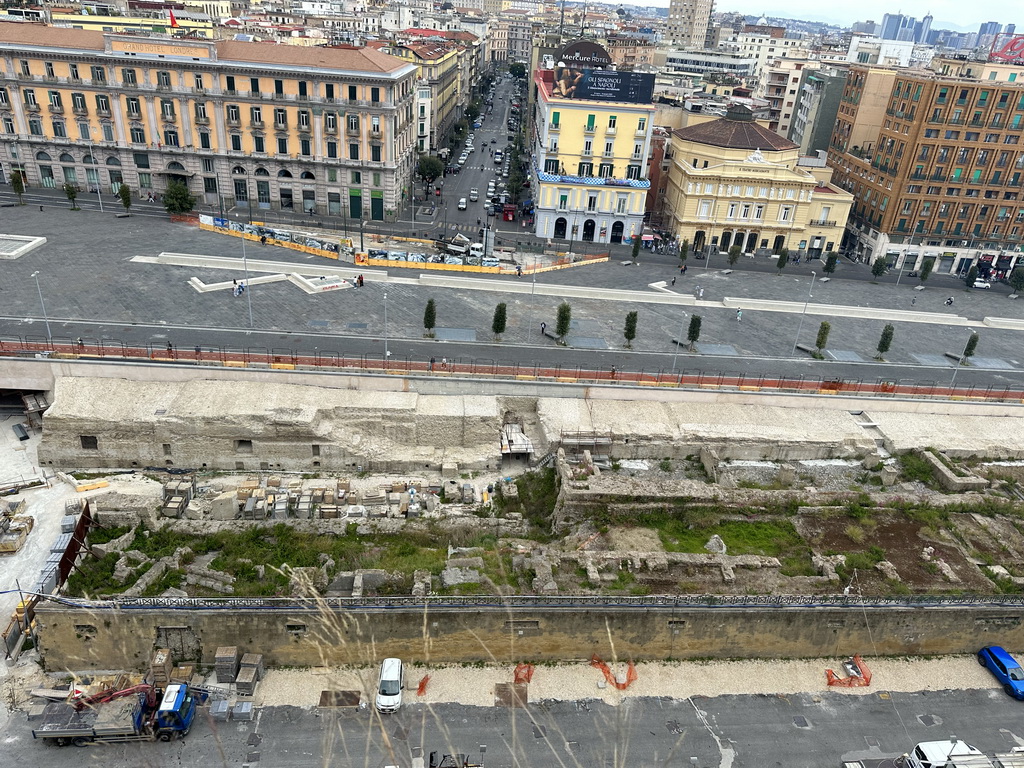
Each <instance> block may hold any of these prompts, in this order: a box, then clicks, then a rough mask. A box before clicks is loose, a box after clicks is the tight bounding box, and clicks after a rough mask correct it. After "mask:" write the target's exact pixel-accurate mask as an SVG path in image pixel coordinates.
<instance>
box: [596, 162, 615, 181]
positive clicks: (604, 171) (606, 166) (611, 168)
mask: <svg viewBox="0 0 1024 768" xmlns="http://www.w3.org/2000/svg"><path fill="white" fill-rule="evenodd" d="M597 175H598V176H600V177H601V178H604V179H608V178H611V177H612V176H614V175H615V165H614V164H613V163H601V165H600V166H599V167H598V169H597Z"/></svg>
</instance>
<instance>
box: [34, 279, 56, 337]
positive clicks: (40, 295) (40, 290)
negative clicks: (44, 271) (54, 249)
mask: <svg viewBox="0 0 1024 768" xmlns="http://www.w3.org/2000/svg"><path fill="white" fill-rule="evenodd" d="M32 279H33V280H35V281H36V291H38V292H39V306H40V307H41V308H42V310H43V322H45V323H46V341H47V343H48V344H52V343H53V336H52V335H51V334H50V318H49V317H47V316H46V303H45V302H44V301H43V289H42V288H41V287H39V273H38V272H33V273H32Z"/></svg>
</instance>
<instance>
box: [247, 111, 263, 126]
mask: <svg viewBox="0 0 1024 768" xmlns="http://www.w3.org/2000/svg"><path fill="white" fill-rule="evenodd" d="M249 120H250V121H251V122H252V123H253V125H262V124H263V107H249Z"/></svg>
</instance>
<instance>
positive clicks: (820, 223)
mask: <svg viewBox="0 0 1024 768" xmlns="http://www.w3.org/2000/svg"><path fill="white" fill-rule="evenodd" d="M808 225H809V226H812V227H834V226H835V225H836V223H835V222H834V221H829V220H828V219H812V220H811V221H809V222H808Z"/></svg>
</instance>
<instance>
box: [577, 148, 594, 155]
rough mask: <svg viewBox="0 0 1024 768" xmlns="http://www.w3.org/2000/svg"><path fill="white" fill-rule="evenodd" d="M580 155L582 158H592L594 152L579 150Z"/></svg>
mask: <svg viewBox="0 0 1024 768" xmlns="http://www.w3.org/2000/svg"><path fill="white" fill-rule="evenodd" d="M580 154H581V155H582V156H583V157H593V156H594V150H592V149H582V150H580Z"/></svg>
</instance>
